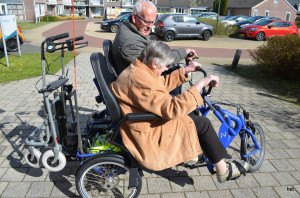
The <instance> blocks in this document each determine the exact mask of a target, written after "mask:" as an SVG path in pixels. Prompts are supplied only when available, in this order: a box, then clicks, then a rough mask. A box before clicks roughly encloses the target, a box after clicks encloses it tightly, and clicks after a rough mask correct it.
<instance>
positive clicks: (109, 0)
mask: <svg viewBox="0 0 300 198" xmlns="http://www.w3.org/2000/svg"><path fill="white" fill-rule="evenodd" d="M107 2H118V0H107Z"/></svg>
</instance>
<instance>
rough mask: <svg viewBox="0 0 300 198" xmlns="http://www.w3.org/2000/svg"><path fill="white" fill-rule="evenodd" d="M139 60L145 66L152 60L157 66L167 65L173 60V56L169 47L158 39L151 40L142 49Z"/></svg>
mask: <svg viewBox="0 0 300 198" xmlns="http://www.w3.org/2000/svg"><path fill="white" fill-rule="evenodd" d="M140 58H141V60H142V61H143V63H144V64H146V65H147V66H150V65H151V64H152V62H154V63H155V64H156V65H158V66H159V67H163V66H167V65H170V64H172V63H173V62H174V61H175V57H174V55H173V53H172V50H171V49H170V47H169V46H168V45H167V44H165V43H162V42H159V41H152V42H151V43H149V44H148V45H147V46H146V48H145V49H144V50H143V52H142V55H141V57H140Z"/></svg>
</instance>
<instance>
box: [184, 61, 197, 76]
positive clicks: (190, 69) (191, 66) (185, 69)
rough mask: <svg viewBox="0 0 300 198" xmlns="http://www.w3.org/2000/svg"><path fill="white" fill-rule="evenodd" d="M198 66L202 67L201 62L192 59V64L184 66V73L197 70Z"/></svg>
mask: <svg viewBox="0 0 300 198" xmlns="http://www.w3.org/2000/svg"><path fill="white" fill-rule="evenodd" d="M196 67H201V64H200V63H197V62H194V61H191V62H190V64H189V65H188V66H187V67H185V68H184V74H187V73H189V72H195V71H197V70H196Z"/></svg>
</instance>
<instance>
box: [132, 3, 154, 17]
mask: <svg viewBox="0 0 300 198" xmlns="http://www.w3.org/2000/svg"><path fill="white" fill-rule="evenodd" d="M143 2H147V3H143ZM148 7H153V8H154V9H155V11H156V12H157V9H156V6H155V5H154V3H152V2H151V1H148V0H139V1H138V2H136V4H135V5H134V7H133V10H132V12H133V13H137V14H138V15H141V12H142V10H144V9H146V8H148Z"/></svg>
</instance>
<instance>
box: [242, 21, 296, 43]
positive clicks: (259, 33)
mask: <svg viewBox="0 0 300 198" xmlns="http://www.w3.org/2000/svg"><path fill="white" fill-rule="evenodd" d="M240 33H241V35H242V36H244V37H247V38H255V39H256V40H257V41H262V40H264V39H265V38H268V37H274V36H285V35H286V34H294V35H298V34H299V30H298V28H297V26H296V25H295V23H292V22H289V21H282V20H271V19H266V20H262V21H259V22H257V23H255V24H251V25H247V26H244V27H243V28H242V29H241V30H240Z"/></svg>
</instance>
